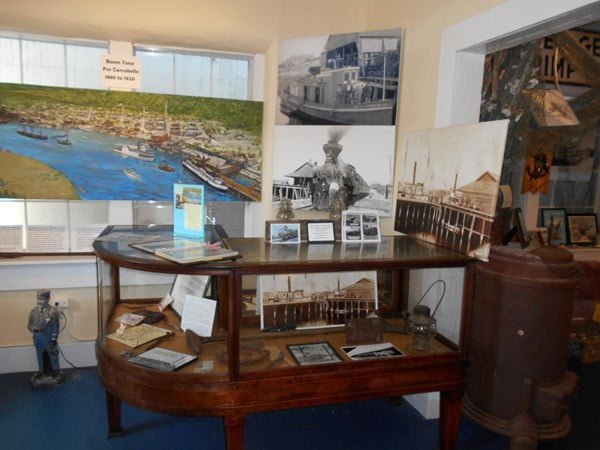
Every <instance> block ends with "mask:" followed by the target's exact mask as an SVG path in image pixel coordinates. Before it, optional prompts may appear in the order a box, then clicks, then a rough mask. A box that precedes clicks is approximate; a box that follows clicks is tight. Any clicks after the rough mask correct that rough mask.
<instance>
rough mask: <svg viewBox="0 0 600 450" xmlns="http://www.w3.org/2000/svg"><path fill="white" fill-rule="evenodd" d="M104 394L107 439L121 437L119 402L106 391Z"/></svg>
mask: <svg viewBox="0 0 600 450" xmlns="http://www.w3.org/2000/svg"><path fill="white" fill-rule="evenodd" d="M104 392H105V393H106V414H107V417H108V437H109V438H113V437H121V436H123V428H122V427H121V400H120V399H118V398H117V397H115V396H114V395H112V394H111V393H110V392H108V391H104Z"/></svg>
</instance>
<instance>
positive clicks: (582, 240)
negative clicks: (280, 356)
mask: <svg viewBox="0 0 600 450" xmlns="http://www.w3.org/2000/svg"><path fill="white" fill-rule="evenodd" d="M567 221H568V223H569V225H568V230H569V243H570V244H574V245H575V244H576V245H594V244H596V239H597V237H598V222H597V220H596V215H595V214H568V215H567Z"/></svg>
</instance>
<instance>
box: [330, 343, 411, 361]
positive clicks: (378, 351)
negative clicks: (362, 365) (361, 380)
mask: <svg viewBox="0 0 600 450" xmlns="http://www.w3.org/2000/svg"><path fill="white" fill-rule="evenodd" d="M342 350H344V352H345V353H346V354H347V355H348V356H349V357H350V359H353V360H354V361H361V360H363V359H375V358H389V357H394V356H404V353H403V352H401V351H400V350H398V349H397V348H396V347H395V346H394V345H392V344H391V343H390V342H383V343H381V344H367V345H354V346H348V347H342Z"/></svg>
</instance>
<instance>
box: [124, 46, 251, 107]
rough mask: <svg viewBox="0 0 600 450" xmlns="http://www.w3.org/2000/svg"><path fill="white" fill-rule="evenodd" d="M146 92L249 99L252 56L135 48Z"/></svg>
mask: <svg viewBox="0 0 600 450" xmlns="http://www.w3.org/2000/svg"><path fill="white" fill-rule="evenodd" d="M135 55H136V56H137V57H138V58H139V59H140V63H141V66H142V74H143V75H142V86H141V88H140V90H141V91H143V92H154V93H164V94H177V95H195V96H199V97H219V98H229V99H238V100H248V99H249V98H250V90H249V88H248V86H249V80H250V61H251V60H250V58H249V57H247V56H243V55H240V56H231V57H222V56H215V55H214V54H211V53H207V52H198V53H192V52H187V51H181V52H170V51H166V50H165V51H163V50H154V49H152V50H149V49H145V48H141V47H140V48H136V49H135Z"/></svg>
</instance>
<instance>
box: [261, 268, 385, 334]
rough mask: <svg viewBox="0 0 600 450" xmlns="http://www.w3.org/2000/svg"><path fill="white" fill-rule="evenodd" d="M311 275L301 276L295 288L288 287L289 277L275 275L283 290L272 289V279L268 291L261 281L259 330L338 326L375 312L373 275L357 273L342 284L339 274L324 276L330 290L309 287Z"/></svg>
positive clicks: (374, 279)
mask: <svg viewBox="0 0 600 450" xmlns="http://www.w3.org/2000/svg"><path fill="white" fill-rule="evenodd" d="M314 275H315V274H306V275H302V278H303V281H302V286H301V288H299V289H293V288H292V284H293V280H292V276H291V275H278V276H277V278H278V279H279V280H278V281H279V284H281V283H282V282H283V281H284V280H285V281H287V289H285V290H275V289H274V285H275V283H276V281H275V280H269V281H273V286H269V287H270V288H271V289H269V288H267V287H266V281H267V280H266V279H262V278H261V281H260V282H261V292H262V294H261V297H262V298H261V307H262V311H261V320H262V328H263V329H264V328H270V327H276V328H297V329H301V328H311V327H326V326H341V325H344V324H346V323H347V322H348V321H349V320H350V319H353V318H359V317H366V316H367V315H369V314H371V313H373V312H374V311H375V310H376V309H377V286H376V285H377V273H376V272H360V273H357V274H356V277H355V279H356V281H353V282H342V281H341V280H340V278H341V277H340V274H336V273H328V274H325V277H326V278H327V280H328V284H329V286H331V287H329V288H321V289H315V288H314V286H313V289H311V288H310V287H311V285H314V283H313V282H312V277H313V276H314ZM320 275H323V274H320ZM267 278H270V277H267ZM346 283H347V284H346ZM309 291H310V292H309Z"/></svg>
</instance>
